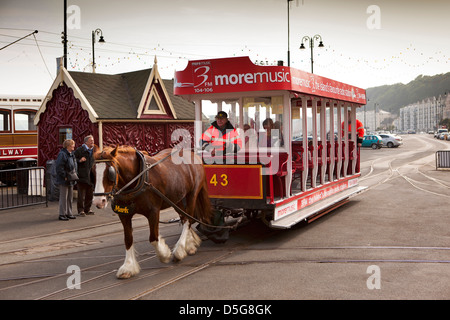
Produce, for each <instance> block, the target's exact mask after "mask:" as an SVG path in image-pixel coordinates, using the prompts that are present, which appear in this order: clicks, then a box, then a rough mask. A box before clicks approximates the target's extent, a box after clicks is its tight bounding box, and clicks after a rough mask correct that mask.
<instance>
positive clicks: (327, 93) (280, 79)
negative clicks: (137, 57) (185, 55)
mask: <svg viewBox="0 0 450 320" xmlns="http://www.w3.org/2000/svg"><path fill="white" fill-rule="evenodd" d="M277 90H283V91H290V92H293V93H297V94H308V95H314V96H318V97H321V98H329V99H335V100H341V101H346V102H351V103H355V104H359V105H365V104H366V91H365V90H364V89H361V88H358V87H355V86H352V85H349V84H345V83H342V82H339V81H336V80H332V79H328V78H325V77H321V76H318V75H316V74H312V73H308V72H305V71H302V70H298V69H295V68H292V67H286V66H260V65H255V64H253V63H252V62H251V60H250V58H249V57H233V58H221V59H207V60H193V61H189V62H188V65H187V67H186V68H185V69H184V70H182V71H177V72H175V84H174V93H175V95H181V96H187V98H188V99H190V100H191V99H192V100H193V96H195V95H208V96H209V95H211V94H213V95H215V96H220V94H226V93H230V92H241V93H244V92H255V91H277Z"/></svg>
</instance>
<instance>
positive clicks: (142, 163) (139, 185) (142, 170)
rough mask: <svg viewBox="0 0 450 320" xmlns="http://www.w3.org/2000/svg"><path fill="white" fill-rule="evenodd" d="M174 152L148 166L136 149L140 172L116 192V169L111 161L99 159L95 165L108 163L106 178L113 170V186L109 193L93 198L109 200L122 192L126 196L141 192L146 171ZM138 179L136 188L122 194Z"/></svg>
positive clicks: (97, 194) (95, 194)
mask: <svg viewBox="0 0 450 320" xmlns="http://www.w3.org/2000/svg"><path fill="white" fill-rule="evenodd" d="M175 152H178V150H174V151H172V152H171V153H169V154H168V155H166V156H165V157H164V158H162V159H160V160H158V161H156V162H155V163H153V164H150V165H149V164H148V163H147V162H146V161H145V157H144V155H143V154H142V152H140V151H139V150H137V149H136V155H137V156H138V158H139V159H140V167H141V168H140V172H139V174H138V175H137V176H136V177H134V178H133V179H131V180H130V181H129V182H128V183H127V184H126V185H125V186H123V187H122V188H120V189H119V190H117V180H118V174H117V170H116V168H115V167H114V166H113V165H112V163H113V161H112V159H103V158H101V159H98V160H95V163H100V162H105V163H109V168H108V178H109V176H110V175H111V176H112V175H113V173H112V170H114V185H113V188H112V189H111V191H110V192H101V193H94V196H106V197H107V198H108V199H109V198H113V197H115V196H118V195H119V194H121V193H122V192H123V193H126V194H129V193H132V192H137V191H139V190H141V188H142V187H143V186H144V184H145V179H144V177H143V175H144V174H145V173H146V172H147V171H148V170H150V169H151V168H153V167H154V166H157V165H158V164H160V163H161V162H163V161H164V160H166V159H168V158H169V157H170V156H172V155H173V154H174V153H175ZM145 167H146V168H145ZM111 168H112V170H111ZM138 179H139V181H138V183H137V184H136V186H135V187H134V188H133V189H131V190H127V191H126V192H124V190H126V189H127V188H128V187H129V186H130V185H131V184H133V183H134V182H135V181H136V180H138ZM110 181H112V180H111V179H110ZM116 190H117V191H116Z"/></svg>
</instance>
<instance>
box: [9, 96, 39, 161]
mask: <svg viewBox="0 0 450 320" xmlns="http://www.w3.org/2000/svg"><path fill="white" fill-rule="evenodd" d="M41 103H42V97H37V96H32V97H6V96H5V97H0V169H12V168H15V167H16V161H17V160H20V159H24V158H33V159H37V150H38V146H37V128H36V126H35V125H34V123H33V119H34V116H35V114H36V112H37V110H38V109H39V106H40V105H41Z"/></svg>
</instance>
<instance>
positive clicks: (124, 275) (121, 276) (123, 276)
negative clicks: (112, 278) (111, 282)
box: [116, 272, 131, 279]
mask: <svg viewBox="0 0 450 320" xmlns="http://www.w3.org/2000/svg"><path fill="white" fill-rule="evenodd" d="M116 277H117V279H129V278H131V272H124V273H121V274H117V275H116Z"/></svg>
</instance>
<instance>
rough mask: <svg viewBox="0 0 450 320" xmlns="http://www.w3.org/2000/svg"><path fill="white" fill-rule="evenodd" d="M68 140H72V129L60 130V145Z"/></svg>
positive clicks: (61, 128)
mask: <svg viewBox="0 0 450 320" xmlns="http://www.w3.org/2000/svg"><path fill="white" fill-rule="evenodd" d="M66 139H72V127H60V128H59V144H60V145H62V144H63V142H64V140H66Z"/></svg>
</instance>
